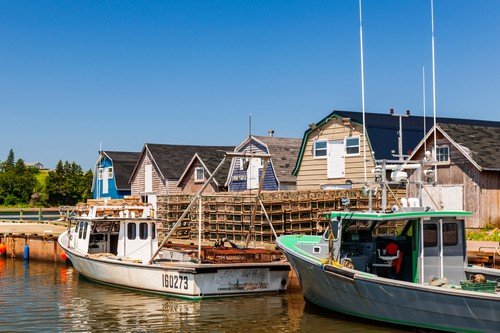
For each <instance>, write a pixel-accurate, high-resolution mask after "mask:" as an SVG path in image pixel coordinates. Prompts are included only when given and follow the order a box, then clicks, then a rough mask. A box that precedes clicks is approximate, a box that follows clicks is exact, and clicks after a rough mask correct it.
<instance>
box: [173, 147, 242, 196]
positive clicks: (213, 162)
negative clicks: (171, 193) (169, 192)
mask: <svg viewBox="0 0 500 333" xmlns="http://www.w3.org/2000/svg"><path fill="white" fill-rule="evenodd" d="M228 148H229V147H228ZM231 150H232V149H231ZM231 150H227V151H231ZM223 158H224V151H222V150H215V151H211V150H203V151H200V152H198V153H195V154H194V156H193V157H192V159H191V161H190V162H189V163H188V164H187V166H186V168H185V169H184V172H183V173H182V175H181V176H180V177H179V180H178V182H177V187H179V189H180V191H181V192H182V193H186V194H193V193H197V192H198V191H199V190H200V189H201V187H202V186H203V184H205V181H206V180H208V178H209V177H210V176H211V175H212V173H213V172H214V171H215V169H216V168H217V166H219V164H220V163H221V161H222V159H223ZM229 164H230V163H229V161H225V162H224V163H223V164H222V166H221V167H220V169H219V171H218V172H217V173H216V174H215V176H214V179H213V181H211V182H210V185H209V186H208V187H207V188H206V189H205V190H204V192H203V193H206V194H210V193H215V192H226V191H227V186H226V185H225V182H226V178H227V174H228V171H229Z"/></svg>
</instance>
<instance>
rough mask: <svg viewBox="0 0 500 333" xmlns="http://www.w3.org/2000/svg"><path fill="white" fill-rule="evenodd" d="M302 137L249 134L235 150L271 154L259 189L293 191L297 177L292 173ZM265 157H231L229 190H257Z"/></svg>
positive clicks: (227, 183)
mask: <svg viewBox="0 0 500 333" xmlns="http://www.w3.org/2000/svg"><path fill="white" fill-rule="evenodd" d="M300 143H301V140H300V139H294V138H279V137H274V136H271V135H270V136H250V137H248V138H247V139H245V140H244V141H243V142H242V143H240V144H239V145H238V146H237V147H236V148H235V149H234V151H235V152H247V153H261V154H262V153H263V154H270V155H271V159H270V163H268V166H267V169H266V173H265V177H264V181H263V185H262V189H263V190H265V191H277V190H294V189H296V177H295V176H293V175H292V170H293V166H294V164H295V160H296V158H297V154H298V151H299V147H300ZM263 168H264V160H263V159H260V158H250V159H249V158H247V157H234V158H233V159H232V161H231V167H230V169H229V174H228V177H227V181H226V185H227V187H228V190H229V191H230V192H238V191H245V190H249V189H256V188H258V186H259V180H260V178H261V176H262V174H263Z"/></svg>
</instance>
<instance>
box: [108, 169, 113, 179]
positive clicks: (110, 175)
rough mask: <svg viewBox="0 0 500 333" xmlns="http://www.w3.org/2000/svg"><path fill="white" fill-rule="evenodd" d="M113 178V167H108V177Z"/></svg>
mask: <svg viewBox="0 0 500 333" xmlns="http://www.w3.org/2000/svg"><path fill="white" fill-rule="evenodd" d="M111 178H113V167H109V168H108V179H111Z"/></svg>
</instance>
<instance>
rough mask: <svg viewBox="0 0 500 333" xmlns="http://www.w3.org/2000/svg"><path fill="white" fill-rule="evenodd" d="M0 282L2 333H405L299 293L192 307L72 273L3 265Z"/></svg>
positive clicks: (223, 300) (38, 266) (36, 265)
mask: <svg viewBox="0 0 500 333" xmlns="http://www.w3.org/2000/svg"><path fill="white" fill-rule="evenodd" d="M0 276H1V278H0V307H1V309H2V313H1V315H0V330H5V331H47V332H49V331H50V332H53V331H63V332H67V331H71V332H100V331H127V332H231V333H234V332H271V333H280V332H325V331H334V332H335V331H337V332H403V331H402V330H401V328H399V327H392V326H382V327H378V325H377V324H374V323H373V322H362V321H359V319H354V320H353V318H350V317H344V316H340V315H332V313H331V312H327V311H324V310H323V309H321V308H318V307H315V306H312V305H310V304H306V303H305V302H304V300H303V298H302V295H301V294H300V292H299V291H295V292H289V293H286V294H267V295H259V296H249V297H234V298H220V299H210V300H204V301H201V302H193V301H187V300H182V299H175V298H167V297H163V296H156V295H152V294H146V293H138V292H134V291H127V290H124V289H120V288H116V287H109V286H105V285H101V284H98V283H95V282H92V281H89V280H87V279H85V278H83V277H80V276H79V274H78V273H77V272H76V271H75V270H74V269H73V268H72V267H71V266H68V267H67V266H65V265H58V264H47V263H39V262H30V263H29V264H28V265H25V263H24V262H23V261H19V260H13V259H10V258H8V259H0ZM376 325H377V326H376Z"/></svg>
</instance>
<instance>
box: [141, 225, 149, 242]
mask: <svg viewBox="0 0 500 333" xmlns="http://www.w3.org/2000/svg"><path fill="white" fill-rule="evenodd" d="M139 238H140V239H147V238H148V224H147V223H146V222H141V223H139Z"/></svg>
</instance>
